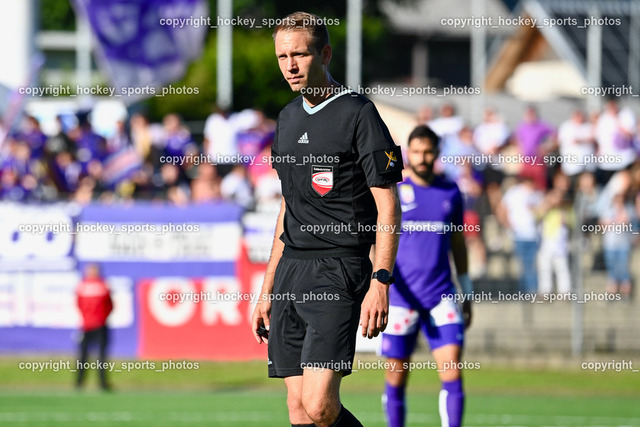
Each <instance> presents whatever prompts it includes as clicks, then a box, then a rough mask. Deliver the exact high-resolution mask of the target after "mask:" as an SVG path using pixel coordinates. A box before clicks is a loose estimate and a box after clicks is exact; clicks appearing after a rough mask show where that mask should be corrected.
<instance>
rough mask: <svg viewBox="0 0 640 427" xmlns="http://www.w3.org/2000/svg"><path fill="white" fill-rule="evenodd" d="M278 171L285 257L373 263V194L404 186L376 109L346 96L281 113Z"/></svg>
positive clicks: (298, 104)
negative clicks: (377, 188)
mask: <svg viewBox="0 0 640 427" xmlns="http://www.w3.org/2000/svg"><path fill="white" fill-rule="evenodd" d="M272 164H273V167H274V168H275V169H276V170H277V172H278V177H279V178H280V181H281V184H282V194H283V197H284V199H285V202H286V207H287V208H286V211H285V216H284V232H283V234H282V235H281V236H280V239H281V240H282V241H283V242H284V243H285V249H284V255H286V256H289V257H293V258H325V257H337V256H363V255H364V256H368V252H369V249H370V247H371V244H373V243H375V230H376V221H377V215H378V212H377V209H376V204H375V201H374V198H373V195H372V194H371V191H370V190H369V187H375V186H382V185H385V184H390V183H395V182H399V181H402V173H401V171H402V168H403V165H402V154H401V151H400V147H398V146H397V145H395V143H394V142H393V140H392V139H391V136H390V135H389V130H388V129H387V126H386V125H385V124H384V122H383V121H382V119H381V118H380V115H379V114H378V111H377V110H376V108H375V106H374V105H373V103H372V102H371V101H370V100H368V99H367V98H365V97H364V96H361V95H359V94H357V93H355V92H352V91H349V90H346V89H345V90H344V91H342V92H340V93H337V94H335V95H333V96H332V97H330V98H328V99H326V100H325V101H323V102H322V103H321V104H318V105H316V106H315V107H309V105H308V104H307V103H306V102H305V101H304V100H303V98H302V96H299V97H297V98H296V99H294V100H293V101H291V102H290V103H289V104H288V105H287V106H286V107H284V109H283V110H282V111H281V112H280V115H279V117H278V125H277V129H276V134H275V138H274V142H273V147H272Z"/></svg>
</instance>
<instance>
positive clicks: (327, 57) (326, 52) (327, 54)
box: [322, 44, 332, 65]
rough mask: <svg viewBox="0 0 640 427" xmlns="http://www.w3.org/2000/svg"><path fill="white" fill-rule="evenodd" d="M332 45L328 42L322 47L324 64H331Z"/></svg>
mask: <svg viewBox="0 0 640 427" xmlns="http://www.w3.org/2000/svg"><path fill="white" fill-rule="evenodd" d="M331 53H332V51H331V45H329V44H326V45H324V47H323V48H322V65H329V63H330V62H331Z"/></svg>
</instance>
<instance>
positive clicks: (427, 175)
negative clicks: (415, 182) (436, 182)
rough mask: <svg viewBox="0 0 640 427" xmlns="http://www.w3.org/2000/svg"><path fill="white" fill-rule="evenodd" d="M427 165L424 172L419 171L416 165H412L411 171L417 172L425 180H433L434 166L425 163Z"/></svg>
mask: <svg viewBox="0 0 640 427" xmlns="http://www.w3.org/2000/svg"><path fill="white" fill-rule="evenodd" d="M425 166H427V169H426V170H425V171H423V172H419V171H417V170H416V168H414V167H411V171H413V173H415V174H416V175H418V176H419V177H420V178H422V179H424V180H425V181H431V178H433V166H431V167H429V166H428V165H425Z"/></svg>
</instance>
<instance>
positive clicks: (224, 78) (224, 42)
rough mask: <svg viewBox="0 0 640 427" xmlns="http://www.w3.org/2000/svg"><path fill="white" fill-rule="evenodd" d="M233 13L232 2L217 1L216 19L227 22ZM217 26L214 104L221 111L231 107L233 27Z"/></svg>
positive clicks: (229, 0) (217, 23)
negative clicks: (215, 103)
mask: <svg viewBox="0 0 640 427" xmlns="http://www.w3.org/2000/svg"><path fill="white" fill-rule="evenodd" d="M232 13H233V0H218V17H219V18H221V19H222V20H223V22H228V20H230V19H231V14H232ZM215 25H217V30H216V31H217V33H218V34H217V38H216V46H217V70H218V72H217V76H216V102H217V104H218V107H220V108H221V109H223V110H230V109H231V108H232V107H233V26H232V25H224V24H223V25H220V23H219V22H216V23H215Z"/></svg>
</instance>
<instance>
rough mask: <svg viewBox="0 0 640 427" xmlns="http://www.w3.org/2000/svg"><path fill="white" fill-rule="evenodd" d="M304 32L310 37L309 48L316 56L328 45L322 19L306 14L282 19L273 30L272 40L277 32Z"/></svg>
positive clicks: (292, 14)
mask: <svg viewBox="0 0 640 427" xmlns="http://www.w3.org/2000/svg"><path fill="white" fill-rule="evenodd" d="M301 30H306V31H308V32H309V35H310V36H311V46H310V47H311V48H313V50H314V51H315V53H316V54H318V53H320V52H321V51H322V48H323V47H325V46H326V45H328V44H329V31H328V30H327V26H326V25H325V24H324V21H323V20H322V18H320V17H319V16H318V15H314V14H313V13H308V12H293V13H291V14H289V15H287V16H286V17H284V18H283V19H282V22H281V23H279V24H278V25H276V27H275V28H274V30H273V39H274V40H275V38H276V34H278V32H279V31H301Z"/></svg>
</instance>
